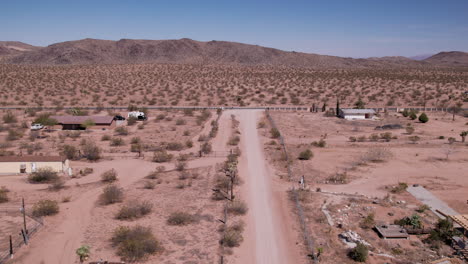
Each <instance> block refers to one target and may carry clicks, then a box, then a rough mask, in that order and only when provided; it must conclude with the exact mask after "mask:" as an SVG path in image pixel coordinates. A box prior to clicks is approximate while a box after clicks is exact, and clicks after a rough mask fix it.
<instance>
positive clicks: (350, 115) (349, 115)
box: [338, 108, 375, 120]
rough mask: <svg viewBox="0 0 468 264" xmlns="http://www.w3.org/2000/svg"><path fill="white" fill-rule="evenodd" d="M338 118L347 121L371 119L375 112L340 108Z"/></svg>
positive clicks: (372, 110)
mask: <svg viewBox="0 0 468 264" xmlns="http://www.w3.org/2000/svg"><path fill="white" fill-rule="evenodd" d="M338 116H339V117H341V118H344V119H347V120H365V119H373V118H374V116H375V110H374V109H352V108H340V111H339V114H338Z"/></svg>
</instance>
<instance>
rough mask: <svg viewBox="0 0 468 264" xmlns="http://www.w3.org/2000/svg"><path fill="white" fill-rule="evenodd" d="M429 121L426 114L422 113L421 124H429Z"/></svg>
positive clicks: (420, 116)
mask: <svg viewBox="0 0 468 264" xmlns="http://www.w3.org/2000/svg"><path fill="white" fill-rule="evenodd" d="M428 121H429V117H427V115H426V113H422V114H421V115H419V122H421V123H427V122H428Z"/></svg>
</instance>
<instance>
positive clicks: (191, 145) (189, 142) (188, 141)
mask: <svg viewBox="0 0 468 264" xmlns="http://www.w3.org/2000/svg"><path fill="white" fill-rule="evenodd" d="M185 146H186V147H187V148H191V147H193V142H192V140H190V139H189V140H187V141H185Z"/></svg>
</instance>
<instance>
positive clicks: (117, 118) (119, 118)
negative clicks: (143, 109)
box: [114, 115, 125, 120]
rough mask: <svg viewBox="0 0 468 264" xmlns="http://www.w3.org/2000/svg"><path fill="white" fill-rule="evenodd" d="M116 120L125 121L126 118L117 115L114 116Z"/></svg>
mask: <svg viewBox="0 0 468 264" xmlns="http://www.w3.org/2000/svg"><path fill="white" fill-rule="evenodd" d="M114 120H125V117H123V116H121V115H116V116H114Z"/></svg>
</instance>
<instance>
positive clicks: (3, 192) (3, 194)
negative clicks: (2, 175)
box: [0, 186, 9, 203]
mask: <svg viewBox="0 0 468 264" xmlns="http://www.w3.org/2000/svg"><path fill="white" fill-rule="evenodd" d="M8 192H9V190H8V189H7V188H6V187H5V186H2V187H1V188H0V203H6V202H8V201H9V199H8Z"/></svg>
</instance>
